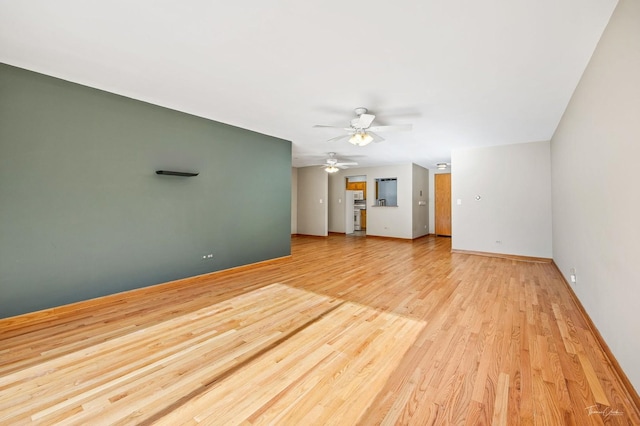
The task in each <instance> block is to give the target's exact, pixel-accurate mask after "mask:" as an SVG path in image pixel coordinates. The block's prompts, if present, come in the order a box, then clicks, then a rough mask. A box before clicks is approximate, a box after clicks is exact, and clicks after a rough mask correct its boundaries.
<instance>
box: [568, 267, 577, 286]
mask: <svg viewBox="0 0 640 426" xmlns="http://www.w3.org/2000/svg"><path fill="white" fill-rule="evenodd" d="M570 279H571V283H572V284H576V283H577V282H578V278H577V277H576V268H571V275H570Z"/></svg>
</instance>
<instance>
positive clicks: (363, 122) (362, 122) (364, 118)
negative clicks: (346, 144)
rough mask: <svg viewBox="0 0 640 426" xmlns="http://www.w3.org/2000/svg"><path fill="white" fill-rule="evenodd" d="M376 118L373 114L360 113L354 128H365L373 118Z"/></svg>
mask: <svg viewBox="0 0 640 426" xmlns="http://www.w3.org/2000/svg"><path fill="white" fill-rule="evenodd" d="M374 118H376V116H375V115H373V114H360V117H358V123H357V124H356V126H355V128H356V129H367V128H369V126H371V123H373V119H374Z"/></svg>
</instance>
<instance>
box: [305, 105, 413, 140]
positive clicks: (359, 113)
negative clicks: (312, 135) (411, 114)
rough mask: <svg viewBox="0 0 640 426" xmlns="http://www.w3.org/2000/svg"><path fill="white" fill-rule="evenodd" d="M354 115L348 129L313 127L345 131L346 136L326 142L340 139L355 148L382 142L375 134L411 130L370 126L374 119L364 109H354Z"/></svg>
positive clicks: (397, 126) (406, 126)
mask: <svg viewBox="0 0 640 426" xmlns="http://www.w3.org/2000/svg"><path fill="white" fill-rule="evenodd" d="M354 112H355V113H356V118H354V119H352V120H351V121H350V122H349V127H339V126H325V125H322V124H316V125H315V126H313V127H322V128H331V129H341V130H346V131H347V134H346V135H341V136H338V137H335V138H332V139H329V140H328V142H333V141H339V140H342V139H348V140H349V142H350V143H352V144H354V145H356V146H365V145H368V144H369V143H371V142H382V141H383V140H384V138H383V137H381V136H380V135H378V134H376V133H375V132H387V131H396V132H399V131H408V130H411V128H412V126H411V124H399V125H395V126H371V124H372V123H373V120H374V119H375V118H376V116H375V115H373V114H368V110H367V109H366V108H362V107H360V108H356V109H355V110H354Z"/></svg>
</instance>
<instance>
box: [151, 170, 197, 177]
mask: <svg viewBox="0 0 640 426" xmlns="http://www.w3.org/2000/svg"><path fill="white" fill-rule="evenodd" d="M156 174H158V175H169V176H185V177H191V176H198V175H199V174H200V173H191V172H174V171H171V170H156Z"/></svg>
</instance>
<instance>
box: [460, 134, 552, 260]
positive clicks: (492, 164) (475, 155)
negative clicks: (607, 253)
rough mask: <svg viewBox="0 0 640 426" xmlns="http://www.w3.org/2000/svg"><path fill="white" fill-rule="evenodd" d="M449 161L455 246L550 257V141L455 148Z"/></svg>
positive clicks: (462, 248) (489, 251) (490, 251)
mask: <svg viewBox="0 0 640 426" xmlns="http://www.w3.org/2000/svg"><path fill="white" fill-rule="evenodd" d="M451 164H452V167H453V169H452V170H453V172H452V174H451V203H452V206H451V215H452V220H451V224H452V242H451V244H452V248H453V249H457V250H471V251H480V252H488V253H502V254H513V255H520V256H533V257H544V258H551V256H552V250H551V247H552V240H551V161H550V146H549V142H532V143H524V144H514V145H506V146H494V147H484V148H473V149H459V150H455V151H453V152H452V155H451ZM477 196H479V197H480V200H476V197H477ZM458 199H459V200H461V205H458V204H457V200H458ZM498 241H499V242H498Z"/></svg>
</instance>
